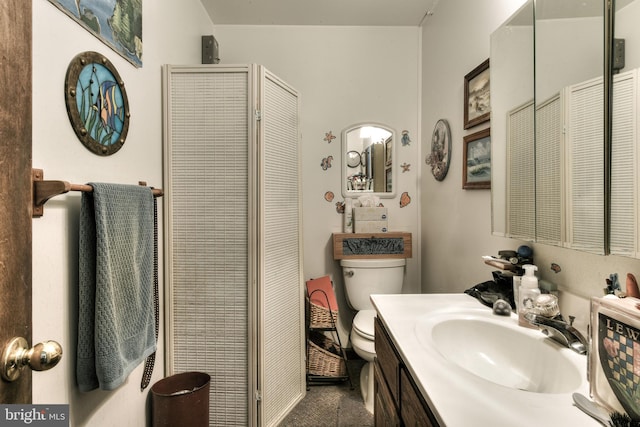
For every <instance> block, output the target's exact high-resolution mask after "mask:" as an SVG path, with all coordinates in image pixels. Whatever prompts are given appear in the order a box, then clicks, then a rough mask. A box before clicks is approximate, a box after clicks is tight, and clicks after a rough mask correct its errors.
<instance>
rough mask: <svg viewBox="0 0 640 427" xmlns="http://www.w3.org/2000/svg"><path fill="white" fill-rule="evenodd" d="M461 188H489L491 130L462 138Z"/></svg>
mask: <svg viewBox="0 0 640 427" xmlns="http://www.w3.org/2000/svg"><path fill="white" fill-rule="evenodd" d="M463 153H464V154H463V157H464V159H463V160H464V164H463V171H462V188H464V189H480V188H491V129H489V128H487V129H484V130H481V131H479V132H476V133H473V134H471V135H467V136H465V137H464V150H463Z"/></svg>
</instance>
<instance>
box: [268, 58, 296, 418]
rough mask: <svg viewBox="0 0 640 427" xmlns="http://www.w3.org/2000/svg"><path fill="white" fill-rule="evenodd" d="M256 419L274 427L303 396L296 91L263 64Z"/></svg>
mask: <svg viewBox="0 0 640 427" xmlns="http://www.w3.org/2000/svg"><path fill="white" fill-rule="evenodd" d="M259 69H260V73H259V74H260V76H261V80H262V85H261V106H260V111H261V120H260V122H259V123H260V124H259V128H260V132H259V135H260V138H259V147H258V153H259V155H258V157H259V170H260V174H259V187H260V192H259V199H260V212H259V218H260V221H259V224H260V225H259V227H260V229H259V234H260V236H261V240H262V242H263V244H262V245H261V247H259V260H260V265H259V266H258V269H259V278H260V282H261V286H260V287H259V296H258V300H259V307H260V341H259V346H258V348H259V350H258V351H259V359H260V360H261V363H260V364H259V378H260V384H259V388H260V391H261V395H262V399H261V402H260V407H259V408H260V409H259V420H260V425H262V426H275V425H277V424H278V423H279V422H280V421H281V420H282V418H283V417H284V416H285V415H286V414H287V413H288V412H289V411H290V410H291V408H292V407H293V406H294V405H295V404H296V403H297V402H299V401H300V400H301V399H302V397H303V396H304V394H305V389H306V382H305V359H304V357H305V356H304V339H305V338H304V324H305V322H304V294H303V290H304V288H303V276H302V269H301V265H302V264H301V252H302V248H301V241H300V225H301V213H300V197H301V194H300V170H299V166H298V165H299V148H300V147H299V144H300V140H299V131H298V103H299V100H298V94H297V92H296V91H295V90H294V89H292V88H290V87H289V86H287V85H286V84H285V83H284V82H282V81H280V80H279V79H278V78H276V77H275V76H273V75H272V74H271V73H269V72H268V71H267V70H265V69H264V68H262V67H260V68H259Z"/></svg>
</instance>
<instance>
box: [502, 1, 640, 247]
mask: <svg viewBox="0 0 640 427" xmlns="http://www.w3.org/2000/svg"><path fill="white" fill-rule="evenodd" d="M613 5H614V9H613V10H614V13H609V12H608V11H607V10H605V1H604V0H580V1H562V2H558V1H556V0H529V1H527V2H526V3H525V4H524V5H523V6H522V7H521V8H520V9H519V10H518V11H517V12H516V13H515V14H514V15H512V16H511V17H510V18H509V19H508V20H507V21H506V22H505V23H504V24H503V25H502V26H500V27H499V28H498V29H497V30H496V31H495V32H494V33H493V34H492V35H491V69H490V71H491V92H492V93H491V103H492V117H491V127H492V149H493V153H492V162H493V163H492V171H493V177H492V181H493V184H492V228H493V233H494V235H500V236H506V237H512V238H516V239H520V240H525V241H531V242H540V243H545V244H550V245H555V246H562V247H566V248H571V249H576V250H582V251H587V252H591V253H596V254H609V253H611V254H617V255H625V256H633V257H638V249H637V248H638V236H637V231H636V230H637V225H636V222H637V219H636V218H637V217H638V215H637V208H636V205H637V202H638V196H637V194H638V188H639V187H640V185H639V184H638V176H637V174H636V173H635V168H634V165H635V164H637V160H636V159H637V153H636V148H635V147H636V146H637V145H638V144H637V142H636V138H637V135H636V126H637V125H636V121H637V113H635V112H636V111H637V107H636V103H637V100H636V89H635V87H636V85H637V74H638V70H637V69H638V67H640V58H638V56H639V55H640V53H635V52H632V51H630V50H627V52H626V55H624V56H622V54H620V53H619V52H621V51H619V50H614V49H613V45H614V43H613V42H612V41H611V42H607V40H611V39H617V40H624V42H623V43H625V44H626V45H627V46H632V45H637V44H636V43H637V41H640V29H636V28H635V26H634V24H633V22H637V18H640V0H635V1H634V0H617V1H615V2H613ZM614 22H615V32H614V26H613V23H614ZM617 43H618V45H619V43H621V42H620V41H618V42H617ZM534 46H535V48H534ZM636 50H637V49H636ZM614 53H615V54H616V55H618V58H617V59H618V60H619V59H623V61H622V62H624V64H622V62H621V61H618V60H616V61H613V57H614ZM534 76H535V78H534Z"/></svg>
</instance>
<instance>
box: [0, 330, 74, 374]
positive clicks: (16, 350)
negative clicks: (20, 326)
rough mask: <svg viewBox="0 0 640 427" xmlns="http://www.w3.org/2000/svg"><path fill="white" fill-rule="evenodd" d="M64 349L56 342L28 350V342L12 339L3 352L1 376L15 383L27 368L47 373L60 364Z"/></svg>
mask: <svg viewBox="0 0 640 427" xmlns="http://www.w3.org/2000/svg"><path fill="white" fill-rule="evenodd" d="M61 358H62V347H61V346H60V344H58V343H57V342H55V341H44V342H41V343H38V344H36V345H34V346H33V347H31V348H28V345H27V340H25V339H24V338H22V337H15V338H12V339H11V340H10V341H9V343H8V344H7V345H6V346H5V348H4V351H3V352H2V360H1V363H2V365H0V368H2V370H1V371H0V374H1V375H2V378H3V379H4V380H5V381H15V380H17V379H18V377H20V372H22V369H23V368H24V367H25V366H28V367H29V368H31V369H32V370H34V371H46V370H48V369H51V368H53V367H54V366H56V365H57V364H58V362H59V361H60V359H61Z"/></svg>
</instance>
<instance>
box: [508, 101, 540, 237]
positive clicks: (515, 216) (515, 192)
mask: <svg viewBox="0 0 640 427" xmlns="http://www.w3.org/2000/svg"><path fill="white" fill-rule="evenodd" d="M533 114H534V106H533V101H531V102H528V103H526V104H525V105H523V106H521V107H519V108H516V109H514V110H512V111H510V112H509V113H508V116H507V177H508V181H507V183H508V184H507V236H508V237H513V238H516V239H522V240H529V241H533V240H534V239H535V235H536V229H535V227H536V221H535V213H536V206H535V170H534V168H535V158H534V156H535V144H534V117H533Z"/></svg>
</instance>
